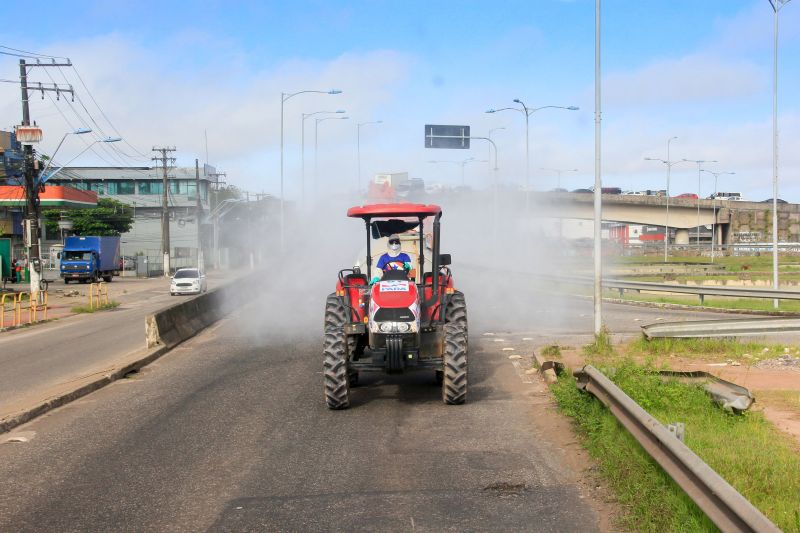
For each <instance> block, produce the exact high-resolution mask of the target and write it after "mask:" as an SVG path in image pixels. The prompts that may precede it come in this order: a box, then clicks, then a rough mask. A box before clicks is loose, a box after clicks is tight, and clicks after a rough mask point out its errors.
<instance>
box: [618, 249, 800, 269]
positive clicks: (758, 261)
mask: <svg viewBox="0 0 800 533" xmlns="http://www.w3.org/2000/svg"><path fill="white" fill-rule="evenodd" d="M614 262H615V263H616V264H618V265H629V266H635V265H653V264H659V263H661V264H663V263H664V256H663V255H661V254H654V255H643V256H642V255H639V256H622V257H615V258H614ZM668 263H677V264H682V263H690V264H694V263H696V264H703V265H708V264H714V265H717V266H719V267H720V268H724V269H725V270H726V271H728V272H742V271H751V272H756V271H763V272H772V254H770V253H765V254H761V255H758V256H756V255H746V256H736V257H733V256H722V257H716V258H715V259H714V262H713V263H712V262H711V257H705V256H703V257H700V256H685V257H684V256H670V257H669V261H668ZM780 269H781V270H787V271H788V270H792V269H794V270H798V269H800V256H792V255H786V254H781V256H780Z"/></svg>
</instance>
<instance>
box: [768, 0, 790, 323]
mask: <svg viewBox="0 0 800 533" xmlns="http://www.w3.org/2000/svg"><path fill="white" fill-rule="evenodd" d="M769 3H770V5H771V6H772V11H773V12H774V13H775V17H774V24H773V26H774V32H773V33H774V36H773V37H774V39H775V44H774V46H773V57H772V288H773V289H775V290H778V13H780V10H781V8H782V7H783V6H785V5H786V4H788V3H789V0H769ZM772 306H773V307H774V308H775V309H777V308H778V300H777V299H775V300H773V301H772Z"/></svg>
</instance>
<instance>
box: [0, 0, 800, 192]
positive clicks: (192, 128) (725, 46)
mask: <svg viewBox="0 0 800 533" xmlns="http://www.w3.org/2000/svg"><path fill="white" fill-rule="evenodd" d="M165 4H166V5H165ZM496 4H498V5H489V4H488V3H486V2H475V1H461V2H417V1H404V2H399V1H396V2H389V1H374V2H366V1H365V2H230V1H229V2H167V3H163V2H148V1H144V2H141V1H137V2H134V1H117V2H74V1H73V2H57V1H54V2H48V3H47V14H48V16H47V17H39V18H37V21H36V30H35V32H31V31H29V30H23V29H22V28H21V27H20V26H19V25H6V27H5V28H4V33H3V35H2V37H1V38H0V39H2V42H0V44H2V45H5V46H11V47H15V48H20V49H25V50H33V51H37V52H42V53H48V54H53V55H59V56H61V55H64V56H69V57H70V58H71V59H72V61H73V62H74V63H75V65H76V67H77V71H78V72H79V73H80V74H81V76H82V77H83V79H84V80H85V81H86V83H87V85H88V87H89V89H90V91H91V92H92V94H93V96H94V97H95V98H96V100H97V102H98V103H99V104H100V107H101V108H102V110H103V111H104V112H105V114H106V115H107V116H108V118H109V119H110V120H111V121H112V122H113V123H114V126H116V128H117V129H118V130H119V131H120V132H121V133H122V135H123V136H124V137H125V138H126V140H127V141H128V142H130V143H131V144H132V145H133V146H134V147H135V148H136V149H138V151H139V152H141V153H142V154H145V155H149V154H148V152H149V150H150V148H151V147H152V146H153V145H160V144H170V145H176V146H177V147H178V154H177V155H178V158H179V161H180V162H181V163H184V164H189V163H191V162H193V160H194V158H195V157H200V158H201V160H202V159H204V157H205V156H204V148H203V138H204V136H203V130H208V139H209V158H210V159H211V163H213V164H216V165H217V166H218V167H220V168H222V169H224V170H227V171H228V172H229V179H230V181H231V182H232V183H236V184H238V185H240V186H242V187H243V188H246V189H249V190H253V191H261V190H264V191H267V192H273V193H274V192H277V190H278V168H279V166H278V165H279V151H278V146H279V112H280V105H279V104H280V93H281V91H288V92H292V91H296V90H302V89H327V88H330V87H335V88H341V89H342V90H343V91H344V92H343V94H341V95H337V96H327V95H325V96H317V95H300V96H298V97H296V98H294V99H292V100H290V101H288V102H287V104H286V115H285V118H286V126H287V127H286V136H285V139H286V152H285V157H286V167H285V168H286V179H287V194H289V195H290V196H297V194H298V192H299V180H300V155H299V149H300V114H301V113H304V112H305V113H309V112H314V111H320V110H332V109H338V108H343V109H346V110H347V111H348V116H350V117H351V118H350V119H349V120H342V121H325V122H322V123H320V125H319V141H320V148H319V152H318V154H317V161H318V165H317V167H318V169H319V170H318V172H317V185H316V187H317V188H318V189H325V188H330V187H334V186H335V187H345V188H355V175H356V156H355V144H356V139H355V136H356V123H358V122H365V121H371V120H383V121H384V123H383V124H381V125H379V126H370V127H368V128H365V129H363V130H362V139H361V140H362V171H363V174H364V176H368V175H371V174H373V173H375V172H383V171H403V170H408V171H409V172H411V173H412V175H414V176H417V177H422V178H425V179H426V181H429V182H433V181H440V182H443V183H456V182H457V181H458V180H459V179H460V173H459V171H458V167H457V166H456V165H432V164H430V163H427V161H428V160H431V159H437V160H445V159H447V160H459V159H463V158H466V157H476V158H478V159H486V158H487V156H488V148H487V147H486V146H481V145H480V143H477V144H475V146H474V148H473V149H472V150H470V151H469V152H468V153H465V152H455V151H435V152H434V151H431V150H425V149H424V148H422V126H423V125H424V124H425V123H452V124H469V125H471V126H472V128H473V134H474V135H485V134H486V132H488V130H489V129H490V128H495V127H503V128H505V130H501V131H498V132H497V133H496V134H495V139H496V141H497V144H498V149H499V160H500V161H499V163H500V176H501V179H503V180H504V181H506V182H508V183H511V184H517V183H521V182H522V180H523V176H524V121H523V120H522V116H521V115H520V114H517V113H511V112H506V113H502V114H496V115H487V114H485V113H484V112H483V111H485V110H486V109H488V108H492V107H502V106H507V105H512V102H511V101H512V100H513V99H514V98H521V99H523V100H524V101H525V102H526V103H528V104H529V105H531V106H544V105H562V106H568V105H577V106H580V108H581V110H580V111H578V112H567V111H560V110H549V109H546V110H542V111H541V112H539V113H537V114H536V115H534V116H533V117H532V120H531V150H532V156H533V162H532V164H531V167H532V170H533V172H532V175H533V183H534V185H535V186H536V187H538V188H551V187H553V186H554V185H555V183H554V179H555V178H554V176H553V173H552V172H549V171H541V170H539V168H542V167H547V168H578V169H579V171H580V172H578V173H575V174H572V175H570V176H569V177H568V178H567V177H566V176H565V180H564V181H565V185H566V186H568V187H571V188H577V187H583V186H586V185H588V184H589V183H590V182H591V181H592V176H593V169H592V164H593V158H594V155H593V146H594V145H593V95H592V90H593V83H594V71H593V67H594V2H592V1H591V0H572V1H565V0H536V1H528V2H515V1H507V2H502V3H496ZM5 14H6V15H7V17H8V20H21V19H25V18H26V17H28V18H29V17H30V13H29V12H28V11H26V10H25V7H24V6H22V5H19V4H12V5H11V6H6V7H5ZM780 51H781V65H780V96H781V99H780V116H781V119H780V125H781V183H782V188H781V190H782V192H781V194H780V195H781V196H782V197H786V198H788V199H792V200H795V201H800V91H797V90H796V89H795V88H796V87H797V86H798V82H800V75H798V72H800V69H799V67H800V53H798V51H800V2H790V3H789V4H787V5H786V7H785V8H784V9H783V11H782V13H781V43H780ZM15 63H16V58H13V57H9V56H0V78H2V79H13V78H15V77H16V75H17V67H16V64H15ZM603 63H604V64H603V69H604V83H603V90H604V99H603V101H604V104H603V105H604V113H603V135H604V136H603V142H604V149H603V158H604V181H605V184H606V185H616V186H620V187H623V188H626V189H645V188H661V187H663V175H664V172H663V168H661V166H659V165H657V164H654V163H648V162H645V161H643V158H644V157H646V156H651V157H665V155H666V154H665V150H666V140H667V139H668V138H669V137H671V136H678V137H679V139H678V140H676V141H674V142H673V143H672V156H673V158H678V159H680V158H683V157H685V158H689V159H717V160H719V163H718V164H716V165H710V166H709V168H711V169H716V170H723V171H735V172H736V175H735V176H733V177H730V178H728V179H729V180H730V181H728V182H727V183H726V188H728V189H735V190H741V191H742V192H744V193H745V194H746V195H747V196H749V197H752V198H753V199H763V198H767V197H769V196H771V189H770V183H771V181H770V179H771V109H772V107H771V106H772V101H771V75H772V11H771V8H770V6H769V3H768V1H767V0H703V1H702V2H696V1H688V0H670V1H660V2H657V1H650V0H647V1H642V2H629V1H626V2H623V1H621V0H616V1H610V0H609V1H606V2H604V5H603ZM39 70H44V69H39ZM52 75H53V77H54V79H56V80H57V81H64V82H71V83H73V84H74V85H75V86H76V88H77V89H78V90H81V91H82V90H83V88H82V87H80V84H79V81H78V80H77V79H76V77H75V75H74V73H73V72H72V71H71V70H70V69H65V72H63V77H60V76H62V73H60V72H59V73H53V74H52ZM36 76H38V78H36V79H40V80H41V81H50V79H49V77H48V76H46V75H45V74H41V73H39V72H36V73H35V74H34V75H33V76H32V77H36ZM85 96H86V95H84V103H87V108H88V110H89V112H90V113H91V114H92V115H93V117H94V118H95V120H96V121H98V122H99V123H100V124H101V125H103V124H105V123H104V119H103V118H102V117H101V114H100V113H99V111H98V110H97V108H95V107H93V105H89V102H90V99H89V98H86V97H85ZM35 100H36V101H35V103H34V107H33V110H32V112H33V116H34V118H36V119H37V120H38V121H39V123H40V124H42V125H43V126H44V127H45V128H46V134H47V140H46V141H45V143H43V145H42V149H43V150H45V151H47V150H48V149H49V150H52V149H53V148H54V146H55V144H56V143H57V141H58V140H59V139H60V138H61V134H63V132H65V131H67V129H68V128H69V127H70V126H69V125H68V124H67V121H69V122H70V123H72V124H73V126H74V125H78V124H80V123H85V124H87V125H91V119H89V118H88V117H86V116H82V115H85V113H84V110H83V109H81V107H80V106H78V105H77V104H75V109H72V108H69V107H68V106H67V105H65V103H64V102H60V101H59V102H51V101H50V100H49V99H45V100H44V101H42V100H38V97H37V99H35ZM19 113H20V112H19V103H18V90H17V89H15V88H14V87H13V85H11V84H0V126H2V127H8V126H9V125H12V124H14V123H16V122H18V121H19ZM62 113H63V114H64V115H62ZM65 117H67V118H66V119H65ZM305 124H306V139H307V141H309V142H307V145H306V170H307V172H306V177H305V179H306V182H307V183H308V184H309V186H310V185H311V184H313V182H314V178H313V176H312V174H313V172H312V171H311V170H310V169H312V168H313V166H314V164H313V162H314V151H313V146H312V145H313V130H314V119H313V118H311V119H309V120H308V121H306V123H305ZM106 130H110V128H108V127H106ZM104 148H105V147H104ZM80 149H81V145H80V144H79V143H77V141H76V142H75V143H74V144H72V145H70V144H69V143H67V144H65V146H64V148H63V155H62V154H59V156H60V159H67V157H71V155H73V154H75V153H77V152H78V151H80ZM120 150H122V151H123V152H124V154H119V153H116V152H115V153H110V152H104V151H102V150H101V149H99V148H97V150H96V151H97V152H98V154H95V153H93V152H87V154H86V155H85V156H83V157H82V158H81V159H80V160H79V162H82V163H85V164H104V160H106V161H109V162H110V161H114V162H122V163H129V164H136V163H138V164H145V163H146V159H145V158H143V157H141V156H139V155H138V154H137V153H136V152H135V151H133V149H132V148H130V147H128V146H127V145H126V146H120ZM128 155H130V156H132V157H131V158H128V157H127V156H128ZM467 176H468V178H467V179H468V183H469V184H471V185H473V186H475V187H481V186H485V185H486V183H487V180H488V176H489V168H488V166H487V165H486V164H482V163H477V164H473V165H469V166H468V167H467ZM674 179H675V181H674V187H673V192H674V193H676V194H677V193H680V192H688V191H694V190H696V188H697V185H696V181H697V174H696V170H695V171H692V170H691V168H690V167H689V166H687V167H686V170H684V171H680V170H679V166H676V167H675V174H674ZM705 186H706V187H710V185H709V184H708V183H706V184H705ZM720 188H723V187H722V185H721V186H720ZM702 192H703V193H704V194H708V193H709V192H710V190H703V191H702Z"/></svg>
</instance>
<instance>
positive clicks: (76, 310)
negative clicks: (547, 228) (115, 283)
mask: <svg viewBox="0 0 800 533" xmlns="http://www.w3.org/2000/svg"><path fill="white" fill-rule="evenodd" d="M117 307H119V302H117V301H114V300H111V301H110V302H108V303H107V304H100V305H99V306H98V307H89V306H88V305H84V306H78V307H73V308H72V312H73V313H94V312H95V311H107V310H108V309H115V308H117Z"/></svg>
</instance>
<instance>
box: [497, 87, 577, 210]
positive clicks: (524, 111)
mask: <svg viewBox="0 0 800 533" xmlns="http://www.w3.org/2000/svg"><path fill="white" fill-rule="evenodd" d="M514 103H515V104H519V105H520V106H521V107H501V108H500V109H488V110H487V111H486V112H487V113H497V112H499V111H517V112H519V113H522V114H523V115H525V214H526V215H527V214H528V212H529V207H530V120H529V119H530V116H531V115H533V114H534V113H536V112H537V111H539V110H541V109H566V110H567V111H578V109H580V108H579V107H577V106H568V107H565V106H560V105H545V106H541V107H528V106H527V105H525V103H524V102H523V101H522V100H520V99H519V98H515V99H514Z"/></svg>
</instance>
